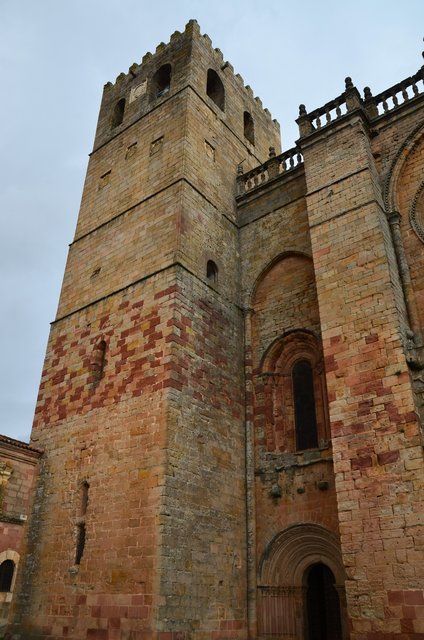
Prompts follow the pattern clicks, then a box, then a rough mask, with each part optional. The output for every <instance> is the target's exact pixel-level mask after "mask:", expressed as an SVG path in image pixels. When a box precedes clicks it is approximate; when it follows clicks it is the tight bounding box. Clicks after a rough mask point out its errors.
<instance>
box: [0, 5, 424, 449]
mask: <svg viewBox="0 0 424 640" xmlns="http://www.w3.org/2000/svg"><path fill="white" fill-rule="evenodd" d="M190 18H196V19H197V20H198V22H199V24H200V27H201V30H202V33H207V34H208V35H209V36H210V37H211V38H212V42H213V44H214V46H215V47H219V48H220V49H221V50H222V52H223V54H224V58H225V59H228V60H229V61H230V62H231V63H232V64H233V66H234V69H235V71H236V72H238V73H240V74H241V75H242V76H243V78H244V80H245V82H246V84H250V85H251V86H252V88H253V90H254V92H255V95H258V96H259V97H260V98H261V99H262V101H263V104H264V106H266V107H268V109H269V110H270V111H271V113H272V115H273V117H274V118H277V120H278V121H279V122H280V125H281V132H282V139H283V149H287V148H289V147H291V146H292V145H293V142H294V140H295V139H296V137H297V128H296V125H295V124H294V119H295V118H296V117H297V113H298V105H299V103H301V102H303V103H305V104H306V106H307V108H308V110H311V109H313V108H315V107H319V106H321V105H322V104H324V103H325V102H327V101H328V100H330V99H331V98H334V97H335V96H337V95H339V94H340V93H341V92H342V91H343V89H344V78H345V77H346V76H351V77H352V79H353V82H354V84H355V85H356V86H357V87H358V88H359V89H360V90H362V89H363V87H364V86H366V85H369V86H370V87H371V89H372V91H373V93H374V94H375V93H378V92H380V91H382V90H383V89H386V88H388V87H390V86H391V85H393V84H395V83H396V82H398V81H399V80H401V79H403V78H405V77H407V76H409V75H411V74H413V73H415V72H416V71H417V70H418V68H419V67H420V66H421V64H422V57H421V51H422V36H423V25H424V2H423V0H403V1H402V2H400V1H399V0H355V1H354V2H347V1H346V0H337V1H336V0H333V1H331V0H321V2H315V1H314V2H312V1H311V0H302V1H297V2H293V1H291V2H289V1H288V0H266V1H264V2H258V1H256V2H254V1H253V0H225V1H224V0H214V1H213V0H209V1H208V2H206V1H203V0H197V1H195V0H157V2H153V1H152V0H149V1H147V0H0V61H1V82H2V86H3V90H2V95H3V98H2V99H1V101H0V129H1V135H0V215H1V233H0V243H1V247H0V305H1V314H0V348H1V356H2V367H1V369H0V433H3V434H6V435H10V436H12V437H14V438H18V439H21V440H28V439H29V434H30V429H31V423H32V417H33V413H34V406H35V400H36V396H37V391H38V384H39V379H40V374H41V369H42V364H43V358H44V351H45V348H46V343H47V336H48V331H49V322H50V321H51V320H53V319H54V316H55V313H56V306H57V301H58V296H59V291H60V286H61V281H62V276H63V270H64V266H65V260H66V255H67V249H68V244H69V243H70V242H71V241H72V238H73V233H74V227H75V223H76V218H77V214H78V207H79V201H80V198H81V192H82V186H83V180H84V175H85V171H86V166H87V154H88V153H89V152H90V149H91V145H92V142H93V137H94V130H95V126H96V119H97V113H98V108H99V104H100V97H101V92H102V87H103V85H104V84H105V83H106V82H107V81H108V80H111V81H114V79H115V78H116V76H117V75H118V74H119V73H120V72H121V71H127V70H128V67H129V66H130V65H131V64H132V63H133V62H139V61H140V60H141V57H142V55H143V54H144V53H145V52H146V51H154V50H155V48H156V45H157V44H159V42H161V41H163V42H168V41H169V36H170V35H171V33H172V32H173V31H175V30H177V29H178V30H179V31H181V30H183V29H184V25H185V24H186V22H187V21H188V20H189V19H190Z"/></svg>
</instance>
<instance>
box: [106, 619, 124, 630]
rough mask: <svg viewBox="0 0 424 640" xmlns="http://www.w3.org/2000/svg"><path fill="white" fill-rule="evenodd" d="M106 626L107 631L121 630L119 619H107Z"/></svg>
mask: <svg viewBox="0 0 424 640" xmlns="http://www.w3.org/2000/svg"><path fill="white" fill-rule="evenodd" d="M107 626H108V629H120V628H121V619H120V618H109V620H108V623H107Z"/></svg>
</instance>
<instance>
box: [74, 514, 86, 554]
mask: <svg viewBox="0 0 424 640" xmlns="http://www.w3.org/2000/svg"><path fill="white" fill-rule="evenodd" d="M84 547H85V523H84V522H81V523H80V524H79V525H78V530H77V548H76V553H75V564H81V559H82V556H83V554H84Z"/></svg>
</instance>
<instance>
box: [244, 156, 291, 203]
mask: <svg viewBox="0 0 424 640" xmlns="http://www.w3.org/2000/svg"><path fill="white" fill-rule="evenodd" d="M302 163H303V157H302V154H301V152H300V149H299V148H298V147H293V148H292V149H289V150H288V151H284V153H281V154H280V155H278V156H277V155H275V149H274V148H273V147H270V149H269V160H267V161H266V162H264V164H261V165H259V166H258V167H255V168H254V169H251V170H250V171H247V172H246V173H242V174H240V175H239V176H238V177H237V187H238V189H237V191H238V195H242V194H243V193H246V192H248V191H252V189H255V188H256V187H258V186H259V185H262V184H265V183H266V182H268V181H269V180H272V179H273V178H276V177H277V176H279V175H281V174H283V173H287V172H289V171H292V170H293V169H296V168H297V167H298V166H299V165H301V164H302Z"/></svg>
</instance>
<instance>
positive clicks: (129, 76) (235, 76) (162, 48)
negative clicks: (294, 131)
mask: <svg viewBox="0 0 424 640" xmlns="http://www.w3.org/2000/svg"><path fill="white" fill-rule="evenodd" d="M193 37H197V38H199V39H201V40H202V42H203V43H205V44H206V45H207V46H208V48H209V49H210V53H211V55H212V57H213V60H214V62H215V64H216V66H217V67H218V68H219V69H220V70H221V71H225V75H226V77H227V80H230V81H234V82H235V83H236V85H237V87H238V88H239V89H241V90H242V91H244V93H245V95H246V98H248V99H249V100H254V101H255V103H256V105H257V106H258V107H259V109H261V110H262V111H263V113H264V114H265V116H266V117H267V118H268V119H269V120H270V121H272V122H274V124H276V125H278V122H277V120H276V119H273V118H272V114H271V113H270V111H269V109H267V108H266V107H263V104H262V100H261V99H260V98H259V97H258V96H255V95H254V92H253V90H252V88H251V87H250V86H249V85H245V84H244V80H243V78H242V76H241V75H240V74H239V73H235V72H234V67H233V65H232V64H231V63H230V62H228V60H224V55H223V53H222V51H221V50H220V49H219V48H217V47H215V48H214V47H213V43H212V40H211V38H210V37H209V36H208V34H207V33H204V34H201V32H200V27H199V24H198V23H197V21H196V20H190V21H189V22H188V23H187V24H186V26H185V29H184V31H183V32H181V31H174V33H173V34H172V35H171V37H170V39H169V42H168V43H165V42H161V43H159V44H158V45H157V47H156V50H155V53H151V52H150V51H148V52H146V53H145V54H144V56H143V57H142V60H141V63H137V62H134V63H133V64H132V65H131V66H130V67H129V69H128V71H127V73H124V72H122V73H120V74H119V75H118V76H117V77H116V79H115V82H110V81H109V82H107V83H106V84H105V85H104V89H105V90H106V91H107V90H109V89H112V88H114V89H117V90H119V89H120V88H121V87H122V85H123V83H124V82H125V81H127V82H128V81H129V82H133V81H134V80H135V79H136V78H138V77H141V76H142V75H143V72H144V71H147V72H148V73H149V72H150V71H151V69H152V68H153V67H154V66H155V64H156V63H157V61H158V59H159V58H160V60H162V58H163V56H164V54H166V52H167V51H168V52H169V53H170V54H172V53H173V50H172V49H171V48H172V47H173V46H174V45H179V44H181V41H182V40H186V39H189V38H193ZM146 65H147V66H148V68H147V69H145V67H146Z"/></svg>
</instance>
